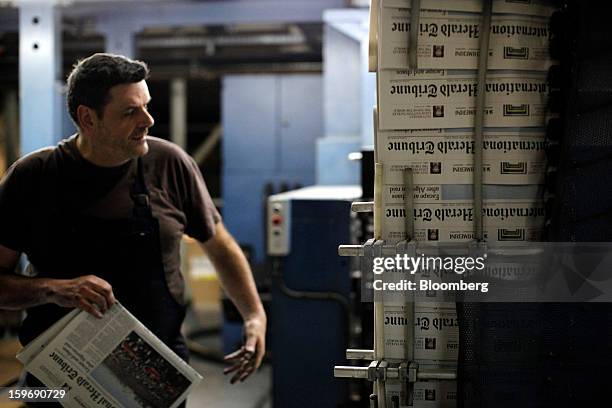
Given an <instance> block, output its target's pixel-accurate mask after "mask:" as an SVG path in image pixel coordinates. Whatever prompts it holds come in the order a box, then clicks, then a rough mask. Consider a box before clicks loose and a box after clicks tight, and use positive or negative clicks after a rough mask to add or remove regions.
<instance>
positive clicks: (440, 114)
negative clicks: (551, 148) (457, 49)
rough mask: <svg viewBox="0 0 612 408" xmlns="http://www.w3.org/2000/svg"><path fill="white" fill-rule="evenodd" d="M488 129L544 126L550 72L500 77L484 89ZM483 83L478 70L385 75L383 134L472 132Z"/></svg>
mask: <svg viewBox="0 0 612 408" xmlns="http://www.w3.org/2000/svg"><path fill="white" fill-rule="evenodd" d="M484 89H485V92H486V106H485V108H484V114H485V115H484V123H485V126H486V127H543V126H544V124H545V121H546V119H547V101H548V93H549V89H548V83H547V79H546V73H539V72H524V73H515V72H509V73H504V72H496V73H491V72H489V74H488V75H487V81H486V84H485V87H484ZM477 91H478V83H477V79H476V72H474V71H449V70H435V69H431V70H418V71H412V70H401V69H399V70H381V71H380V72H379V74H378V99H379V104H380V106H379V129H382V130H392V129H440V128H443V129H449V128H472V127H474V120H475V116H476V94H477Z"/></svg>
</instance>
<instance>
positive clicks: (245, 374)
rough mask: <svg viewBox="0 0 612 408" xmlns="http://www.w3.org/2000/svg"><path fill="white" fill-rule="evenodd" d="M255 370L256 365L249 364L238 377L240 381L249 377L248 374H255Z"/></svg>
mask: <svg viewBox="0 0 612 408" xmlns="http://www.w3.org/2000/svg"><path fill="white" fill-rule="evenodd" d="M253 371H255V367H254V366H252V365H250V366H248V367H247V368H246V369H245V370H244V371H243V373H242V375H241V376H240V377H238V381H240V382H242V381H244V380H246V379H247V377H248V376H250V375H251V374H253Z"/></svg>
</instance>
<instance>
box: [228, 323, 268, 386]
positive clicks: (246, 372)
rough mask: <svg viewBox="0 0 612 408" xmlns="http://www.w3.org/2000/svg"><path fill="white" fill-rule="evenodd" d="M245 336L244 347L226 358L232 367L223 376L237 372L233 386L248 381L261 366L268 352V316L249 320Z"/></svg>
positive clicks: (232, 380)
mask: <svg viewBox="0 0 612 408" xmlns="http://www.w3.org/2000/svg"><path fill="white" fill-rule="evenodd" d="M244 334H245V343H244V346H242V347H241V348H240V349H239V350H236V351H234V352H233V353H231V354H228V355H227V356H225V361H226V362H227V363H229V364H232V365H231V366H230V367H228V368H226V369H225V370H223V374H230V373H234V372H235V374H234V376H233V377H232V379H231V380H230V382H231V383H232V384H234V383H235V382H236V381H240V382H242V381H244V380H246V379H247V377H248V376H250V375H251V374H252V373H253V372H254V371H255V370H257V369H258V368H259V366H260V365H261V362H262V360H263V357H264V354H265V352H266V316H265V315H263V316H259V317H253V318H250V319H247V320H246V321H245V322H244Z"/></svg>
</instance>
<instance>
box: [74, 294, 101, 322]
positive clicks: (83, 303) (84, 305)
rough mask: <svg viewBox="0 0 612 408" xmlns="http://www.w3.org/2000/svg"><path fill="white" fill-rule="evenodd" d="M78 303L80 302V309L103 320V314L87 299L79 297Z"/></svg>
mask: <svg viewBox="0 0 612 408" xmlns="http://www.w3.org/2000/svg"><path fill="white" fill-rule="evenodd" d="M77 302H78V306H79V308H81V309H83V310H84V311H86V312H87V313H89V314H91V315H93V316H95V317H97V318H98V319H101V318H102V313H100V312H99V311H98V309H96V307H95V306H94V305H92V304H91V303H90V302H89V301H88V300H87V299H85V298H83V297H82V296H79V298H78V300H77Z"/></svg>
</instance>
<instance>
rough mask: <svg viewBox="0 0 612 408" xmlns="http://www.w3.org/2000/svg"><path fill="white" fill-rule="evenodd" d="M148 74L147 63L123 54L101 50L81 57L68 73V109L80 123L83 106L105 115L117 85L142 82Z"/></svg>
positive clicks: (77, 123) (75, 121)
mask: <svg viewBox="0 0 612 408" xmlns="http://www.w3.org/2000/svg"><path fill="white" fill-rule="evenodd" d="M148 77H149V68H148V67H147V64H145V63H144V62H142V61H134V60H131V59H129V58H126V57H124V56H121V55H114V54H105V53H97V54H94V55H92V56H90V57H87V58H85V59H83V60H80V61H79V62H77V63H76V64H75V65H74V67H73V68H72V72H71V73H70V75H68V80H67V83H68V94H67V103H68V112H69V113H70V116H71V117H72V120H74V123H76V125H77V126H78V125H79V121H78V119H77V108H78V107H79V105H85V106H87V107H89V108H92V109H95V111H96V113H97V114H98V116H100V117H101V116H102V112H103V110H104V106H106V104H107V103H108V102H109V101H110V98H109V94H108V92H109V90H110V89H111V88H112V87H113V86H115V85H121V84H129V83H136V82H140V81H142V80H143V79H147V78H148Z"/></svg>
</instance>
